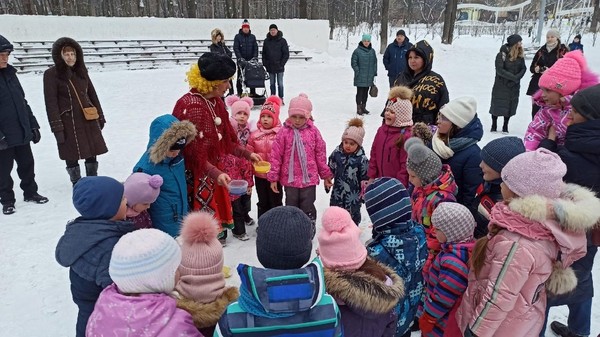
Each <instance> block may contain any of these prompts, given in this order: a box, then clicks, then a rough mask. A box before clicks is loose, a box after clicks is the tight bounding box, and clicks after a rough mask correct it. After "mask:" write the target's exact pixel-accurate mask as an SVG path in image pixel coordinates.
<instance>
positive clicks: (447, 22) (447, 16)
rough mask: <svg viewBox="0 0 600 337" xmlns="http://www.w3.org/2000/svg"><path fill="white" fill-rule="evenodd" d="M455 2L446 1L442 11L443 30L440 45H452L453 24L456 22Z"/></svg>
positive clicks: (452, 0)
mask: <svg viewBox="0 0 600 337" xmlns="http://www.w3.org/2000/svg"><path fill="white" fill-rule="evenodd" d="M457 5H458V1H457V0H448V1H447V2H446V9H445V11H444V30H443V32H442V43H443V44H452V39H453V37H454V23H455V22H456V7H457Z"/></svg>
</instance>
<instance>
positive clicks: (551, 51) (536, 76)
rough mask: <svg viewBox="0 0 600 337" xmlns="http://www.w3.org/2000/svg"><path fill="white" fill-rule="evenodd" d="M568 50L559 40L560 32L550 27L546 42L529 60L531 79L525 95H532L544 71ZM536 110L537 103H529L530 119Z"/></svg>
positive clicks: (538, 108) (537, 87)
mask: <svg viewBox="0 0 600 337" xmlns="http://www.w3.org/2000/svg"><path fill="white" fill-rule="evenodd" d="M568 51H569V49H568V48H567V46H565V45H564V44H562V43H561V42H560V33H559V32H558V31H557V30H556V29H550V30H549V31H548V32H547V33H546V44H545V45H543V46H541V47H540V49H539V50H538V51H537V52H536V53H535V56H534V57H533V61H531V65H530V66H529V71H531V73H532V74H533V75H531V80H530V81H529V87H528V88H527V95H529V96H533V95H534V94H535V93H536V92H537V91H538V90H539V89H540V87H539V85H538V82H539V80H540V77H542V74H543V73H544V71H546V69H548V68H550V67H552V65H553V64H554V62H556V60H558V59H559V58H561V57H563V56H564V55H565V54H566V53H567V52H568ZM538 110H540V107H539V105H537V104H535V102H533V103H532V105H531V119H533V118H534V117H535V114H536V113H537V112H538Z"/></svg>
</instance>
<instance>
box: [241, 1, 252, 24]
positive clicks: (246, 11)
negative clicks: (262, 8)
mask: <svg viewBox="0 0 600 337" xmlns="http://www.w3.org/2000/svg"><path fill="white" fill-rule="evenodd" d="M242 17H243V18H244V19H248V18H249V17H250V3H249V0H242Z"/></svg>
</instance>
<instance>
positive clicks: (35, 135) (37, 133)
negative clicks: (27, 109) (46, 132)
mask: <svg viewBox="0 0 600 337" xmlns="http://www.w3.org/2000/svg"><path fill="white" fill-rule="evenodd" d="M31 132H33V139H32V140H33V144H37V143H39V142H40V139H42V135H41V134H40V129H32V130H31Z"/></svg>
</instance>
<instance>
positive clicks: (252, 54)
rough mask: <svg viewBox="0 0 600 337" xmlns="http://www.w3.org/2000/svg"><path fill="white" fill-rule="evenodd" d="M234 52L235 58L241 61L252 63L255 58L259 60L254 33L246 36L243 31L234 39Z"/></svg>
mask: <svg viewBox="0 0 600 337" xmlns="http://www.w3.org/2000/svg"><path fill="white" fill-rule="evenodd" d="M233 52H234V53H235V57H236V58H237V59H238V60H240V59H244V60H246V61H250V60H252V59H253V58H258V43H257V42H256V36H254V34H252V32H251V31H250V32H248V34H244V32H242V30H241V29H240V31H239V32H238V34H237V35H236V36H235V37H234V38H233Z"/></svg>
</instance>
